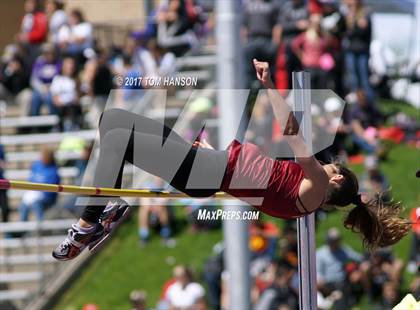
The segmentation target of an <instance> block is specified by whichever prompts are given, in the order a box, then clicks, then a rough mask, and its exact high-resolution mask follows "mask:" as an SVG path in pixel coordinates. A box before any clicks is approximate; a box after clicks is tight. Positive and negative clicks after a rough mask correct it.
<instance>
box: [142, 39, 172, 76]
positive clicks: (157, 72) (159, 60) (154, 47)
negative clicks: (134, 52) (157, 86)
mask: <svg viewBox="0 0 420 310" xmlns="http://www.w3.org/2000/svg"><path fill="white" fill-rule="evenodd" d="M140 59H141V63H142V67H143V70H144V76H145V77H152V78H156V77H171V76H173V75H174V73H175V68H176V66H175V62H176V58H175V55H174V54H173V53H171V52H168V51H167V50H166V49H165V48H163V47H162V46H160V45H159V44H158V42H157V41H156V39H150V40H149V41H148V42H147V49H146V50H145V52H144V53H142V54H141V55H140Z"/></svg>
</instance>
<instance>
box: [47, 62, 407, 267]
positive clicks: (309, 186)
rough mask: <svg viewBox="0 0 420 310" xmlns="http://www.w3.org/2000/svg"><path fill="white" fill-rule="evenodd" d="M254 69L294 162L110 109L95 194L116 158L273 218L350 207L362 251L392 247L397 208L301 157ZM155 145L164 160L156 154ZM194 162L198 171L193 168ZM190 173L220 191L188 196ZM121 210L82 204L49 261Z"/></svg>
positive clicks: (86, 243) (70, 252)
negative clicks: (188, 137) (221, 145)
mask: <svg viewBox="0 0 420 310" xmlns="http://www.w3.org/2000/svg"><path fill="white" fill-rule="evenodd" d="M254 66H255V69H256V75H257V79H258V80H259V81H260V82H261V83H262V85H263V86H264V87H265V88H267V92H268V96H269V99H270V102H271V104H272V108H273V111H274V115H275V117H276V119H277V121H278V122H279V123H280V126H283V128H282V129H284V130H285V131H283V132H285V133H286V134H287V133H288V132H289V131H291V132H289V134H291V135H285V138H286V140H287V142H288V144H289V146H290V147H291V149H292V150H293V152H294V154H295V156H296V159H297V162H293V161H286V160H284V161H283V160H277V159H272V158H270V157H267V156H265V155H264V154H263V153H262V152H261V151H260V149H259V148H258V147H257V146H256V145H253V144H250V143H244V144H241V143H240V142H239V141H237V140H234V141H233V142H232V143H231V144H230V145H229V146H228V148H227V149H226V150H221V151H217V150H214V149H213V148H212V147H211V146H210V145H209V144H208V143H207V142H206V141H201V142H200V141H197V142H195V143H193V144H192V145H191V143H188V142H187V141H185V140H184V139H183V138H182V137H180V136H179V135H178V134H176V133H175V132H174V131H173V130H172V129H171V128H168V127H166V126H164V125H163V124H161V123H160V122H157V121H155V120H152V119H149V118H145V117H142V116H140V115H137V114H133V113H130V112H127V111H124V110H119V109H112V110H108V111H106V112H104V113H103V115H102V118H101V121H100V128H99V131H100V156H99V160H98V163H97V166H96V170H95V175H94V180H93V184H94V186H98V187H114V188H121V179H122V173H123V167H124V162H123V163H122V165H120V166H118V167H116V168H115V169H117V175H118V178H117V179H116V180H115V170H114V169H113V167H112V165H110V164H109V163H115V162H121V154H123V156H124V160H126V161H128V162H130V163H132V164H134V165H135V166H137V167H139V168H141V169H143V170H144V171H146V172H148V173H150V174H152V175H155V176H158V177H160V178H162V179H164V180H165V181H166V182H168V183H169V184H170V185H171V186H172V187H174V188H175V189H177V190H179V191H181V192H183V193H186V194H187V195H189V196H191V197H198V198H199V197H209V196H212V195H214V194H215V193H216V192H218V191H224V192H226V193H228V194H230V195H232V196H234V197H237V198H238V199H240V200H244V201H247V202H249V203H250V204H251V205H253V206H254V207H255V208H257V209H258V210H261V211H262V212H264V213H266V214H269V215H271V216H274V217H279V218H284V219H293V218H298V217H301V216H304V215H305V214H309V213H312V212H314V211H316V210H317V209H320V208H330V207H331V206H336V207H346V206H348V205H351V204H353V205H355V206H354V207H353V208H352V209H351V210H350V211H349V212H348V213H347V215H346V218H345V219H344V226H345V227H346V228H348V229H351V230H352V231H354V232H358V233H360V234H361V235H362V238H363V241H364V244H365V246H366V247H367V248H375V247H384V246H389V245H392V244H395V243H396V242H398V241H399V240H400V239H401V238H402V237H403V236H405V235H406V234H407V233H408V231H409V229H410V225H409V221H408V220H406V219H403V218H401V217H400V215H399V213H400V211H401V207H400V205H399V204H396V203H385V202H383V201H381V199H380V198H377V199H371V200H369V199H367V197H365V196H362V195H361V194H360V193H359V185H358V181H357V178H356V176H355V174H354V173H353V172H352V171H350V170H349V169H348V168H346V167H345V166H343V165H342V164H338V163H333V164H326V165H322V164H320V163H319V162H318V161H317V160H316V159H315V157H314V156H311V155H310V154H308V153H307V149H306V146H305V143H304V141H303V139H302V138H301V137H300V135H298V134H293V131H294V130H295V127H294V126H293V124H295V123H296V122H295V121H294V118H293V117H292V118H291V119H290V118H289V114H290V108H289V106H288V105H287V104H286V103H285V101H284V100H283V99H282V98H281V96H280V95H279V93H278V91H277V90H276V89H275V88H274V85H273V82H272V81H271V78H270V74H269V72H270V71H269V66H268V63H266V62H259V61H257V60H255V59H254ZM162 130H163V138H162V134H160V135H157V134H156V133H162ZM124 131H129V135H128V137H129V138H128V142H127V144H125V147H124V149H123V150H121V148H122V147H121V145H124V144H121V143H120V142H121V141H120V140H121V139H119V137H126V136H127V134H126V133H125V134H122V135H121V132H124ZM162 139H164V143H162ZM133 145H136V146H137V147H139V148H140V151H141V154H140V156H138V155H137V154H136V156H135V157H134V156H133V149H134V147H133ZM162 145H164V147H165V148H166V152H163V153H162V152H161V149H162ZM121 152H122V153H121ZM176 154H186V156H184V157H183V160H182V162H181V164H180V165H177V167H176V171H175V172H174V173H173V174H172V175H171V174H170V173H168V170H171V169H173V167H172V166H171V165H169V166H168V163H171V162H172V161H173V160H174V158H175V157H176ZM197 155H199V157H200V159H201V165H193V164H194V161H195V159H196V156H197ZM133 157H134V158H133ZM203 163H204V164H203ZM193 166H194V167H193ZM194 169H195V170H197V169H198V172H197V171H194V173H195V174H197V175H201V176H205V178H206V179H217V178H218V174H219V173H220V171H222V174H221V182H220V186H213V187H214V188H213V187H212V188H203V187H202V186H201V187H196V188H193V187H192V186H190V184H189V183H188V181H189V179H190V174H192V171H193V170H194ZM169 175H171V177H169ZM232 182H236V183H239V184H247V186H245V187H243V188H240V187H238V186H236V188H235V186H233V187H232V186H231V184H232ZM250 185H251V186H250ZM244 197H248V198H244ZM249 197H251V199H250V198H249ZM253 197H263V200H262V202H259V203H252V202H250V201H252V198H253ZM94 198H95V197H91V198H89V199H94ZM107 199H108V198H107ZM128 209H129V207H128V206H127V204H124V203H121V200H119V199H117V200H110V201H109V202H108V203H107V204H105V205H98V204H96V205H95V204H94V203H93V204H92V203H90V204H88V206H87V207H86V208H85V210H84V213H83V214H82V216H81V218H80V219H79V221H78V222H77V223H76V224H74V225H72V227H71V229H69V233H68V236H67V238H66V239H65V240H64V241H63V242H62V243H61V244H60V245H59V246H58V247H57V248H56V249H55V250H54V251H53V253H52V255H53V257H54V258H56V259H58V260H70V259H73V258H75V257H76V256H78V255H79V254H80V253H81V252H82V251H83V250H84V249H85V248H86V247H88V248H89V249H93V248H94V247H96V246H97V245H98V244H100V243H101V242H102V241H103V240H105V239H106V237H107V236H108V235H109V233H110V232H111V231H112V230H113V229H115V227H116V226H117V225H118V224H119V223H120V222H121V221H122V220H123V219H124V215H125V214H127V211H128Z"/></svg>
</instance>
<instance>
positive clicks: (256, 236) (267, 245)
mask: <svg viewBox="0 0 420 310" xmlns="http://www.w3.org/2000/svg"><path fill="white" fill-rule="evenodd" d="M279 234H280V233H279V229H278V228H277V226H276V225H275V224H274V223H272V222H269V221H265V222H264V221H262V220H256V221H254V222H252V223H251V224H250V226H249V248H250V250H251V259H252V260H255V259H259V258H262V259H265V260H272V259H274V256H275V253H276V245H277V240H278V238H279Z"/></svg>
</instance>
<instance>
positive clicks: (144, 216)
mask: <svg viewBox="0 0 420 310" xmlns="http://www.w3.org/2000/svg"><path fill="white" fill-rule="evenodd" d="M151 185H152V186H150V188H152V189H156V188H162V186H163V181H161V180H160V179H156V182H153V183H152V184H151ZM146 188H147V187H146ZM138 217H139V230H138V234H139V238H140V245H145V244H146V243H147V242H148V241H149V238H150V229H151V228H152V227H159V228H160V236H161V237H162V238H163V241H164V242H165V243H168V242H169V243H170V237H171V227H170V218H169V208H168V206H167V205H165V201H164V200H162V199H159V198H158V199H155V198H141V199H140V208H139V213H138ZM168 245H170V244H168Z"/></svg>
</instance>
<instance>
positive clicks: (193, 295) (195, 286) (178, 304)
mask: <svg viewBox="0 0 420 310" xmlns="http://www.w3.org/2000/svg"><path fill="white" fill-rule="evenodd" d="M173 274H174V278H175V282H174V283H173V284H172V285H170V286H169V288H168V290H167V293H166V298H167V301H168V303H169V309H171V310H183V309H197V308H198V305H201V304H202V303H203V301H205V299H204V296H205V291H204V288H203V287H202V286H201V285H200V284H199V283H197V282H194V280H193V277H192V272H191V270H190V269H189V268H188V267H186V266H176V267H175V268H174V271H173Z"/></svg>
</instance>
